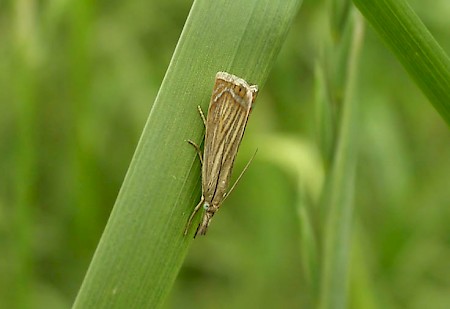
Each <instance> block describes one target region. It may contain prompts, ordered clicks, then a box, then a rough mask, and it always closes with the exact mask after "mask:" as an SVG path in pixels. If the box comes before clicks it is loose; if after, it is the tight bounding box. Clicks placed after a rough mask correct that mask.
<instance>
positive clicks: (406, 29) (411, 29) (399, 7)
mask: <svg viewBox="0 0 450 309" xmlns="http://www.w3.org/2000/svg"><path fill="white" fill-rule="evenodd" d="M353 2H354V3H355V5H356V6H357V7H358V8H359V10H360V11H361V13H362V14H363V15H364V17H365V18H366V19H367V20H368V21H369V22H370V24H371V25H372V26H373V28H374V29H375V30H376V31H377V32H378V34H379V35H380V37H381V38H382V40H383V41H385V42H386V43H387V44H388V46H389V47H390V48H391V49H392V51H393V52H394V54H395V55H396V57H397V58H398V60H399V61H400V62H401V63H402V65H403V66H404V68H405V69H406V70H407V71H408V72H409V74H410V75H411V77H412V78H413V79H414V81H415V82H416V83H417V85H418V86H419V87H420V89H422V91H423V92H424V94H425V95H426V96H427V97H428V99H429V100H430V102H431V103H432V104H433V105H434V107H435V108H436V110H437V111H438V112H439V114H440V115H441V116H442V118H444V120H445V121H446V122H447V124H449V125H450V60H449V57H448V56H447V54H446V53H445V52H444V50H443V49H442V48H441V46H440V45H439V44H438V43H437V42H436V40H435V39H434V38H433V36H432V35H431V34H430V32H429V31H428V29H427V28H426V27H425V25H424V24H423V23H422V21H421V20H420V19H419V17H418V16H417V15H416V14H415V12H414V11H413V10H412V9H411V7H410V6H409V5H408V3H407V2H406V1H405V0H353Z"/></svg>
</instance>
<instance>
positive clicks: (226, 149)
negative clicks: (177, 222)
mask: <svg viewBox="0 0 450 309" xmlns="http://www.w3.org/2000/svg"><path fill="white" fill-rule="evenodd" d="M257 93H258V87H257V86H256V85H249V84H248V83H247V82H246V81H245V80H243V79H242V78H239V77H237V76H235V75H232V74H229V73H226V72H218V73H217V74H216V81H215V85H214V89H213V93H212V96H211V101H210V104H209V109H208V115H207V119H206V121H205V119H204V116H203V113H202V112H201V110H200V113H201V115H202V118H203V121H204V122H205V126H206V134H205V143H204V152H203V155H202V154H201V151H200V149H199V147H198V146H197V145H196V144H195V143H193V142H191V141H189V142H190V143H191V144H192V145H193V146H194V147H195V148H196V149H197V151H198V153H199V156H200V160H201V161H202V163H203V165H202V197H201V199H200V202H199V203H198V205H197V206H196V207H195V209H194V211H193V212H192V214H191V216H190V218H189V221H188V223H187V226H186V230H185V235H186V234H187V231H188V229H189V226H190V225H191V223H192V219H193V218H194V215H195V214H196V213H197V211H198V210H199V209H200V207H202V206H203V208H204V212H203V218H202V221H201V222H200V225H199V226H198V228H197V230H196V232H195V235H194V238H195V236H197V234H200V235H205V234H206V231H207V229H208V226H209V224H210V222H211V218H212V217H213V216H214V214H215V213H216V212H217V210H218V209H219V207H220V205H221V204H222V202H223V201H224V199H225V198H226V197H227V194H228V193H229V192H228V185H229V182H230V176H231V172H232V169H233V164H234V159H235V158H236V155H237V152H238V149H239V145H240V143H241V141H242V137H243V135H244V131H245V127H246V125H247V121H248V116H249V115H250V112H251V110H252V105H253V102H254V101H255V98H256V95H257ZM239 178H240V177H239ZM239 178H238V179H239ZM233 187H234V185H233ZM233 187H232V188H231V190H232V189H233Z"/></svg>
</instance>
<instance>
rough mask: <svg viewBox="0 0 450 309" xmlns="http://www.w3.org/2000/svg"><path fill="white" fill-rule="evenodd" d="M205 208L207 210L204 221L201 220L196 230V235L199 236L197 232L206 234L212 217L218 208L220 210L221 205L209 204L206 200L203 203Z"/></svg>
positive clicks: (204, 213)
mask: <svg viewBox="0 0 450 309" xmlns="http://www.w3.org/2000/svg"><path fill="white" fill-rule="evenodd" d="M203 209H204V210H205V211H204V212H203V217H202V222H200V224H199V225H198V227H197V231H196V232H195V236H197V234H200V235H206V231H207V230H208V226H209V224H210V222H211V219H212V217H213V216H214V214H215V213H216V212H217V210H219V207H218V206H216V205H214V204H209V203H208V202H205V203H204V204H203ZM195 236H194V238H195Z"/></svg>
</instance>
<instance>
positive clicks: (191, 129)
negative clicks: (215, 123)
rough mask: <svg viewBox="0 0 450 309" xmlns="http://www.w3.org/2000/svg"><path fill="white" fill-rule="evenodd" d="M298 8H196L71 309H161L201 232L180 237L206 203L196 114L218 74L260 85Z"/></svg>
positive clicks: (211, 4) (251, 4) (292, 1)
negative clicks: (202, 197) (197, 150)
mask: <svg viewBox="0 0 450 309" xmlns="http://www.w3.org/2000/svg"><path fill="white" fill-rule="evenodd" d="M300 2H301V1H300V0H278V1H274V0H264V1H260V0H259V1H258V0H253V1H248V0H247V1H235V0H234V1H232V0H230V1H209V0H198V1H195V2H194V4H193V7H192V9H191V12H190V14H189V17H188V19H187V22H186V24H185V27H184V29H183V33H182V35H181V37H180V40H179V42H178V45H177V47H176V50H175V53H174V55H173V58H172V60H171V63H170V65H169V68H168V70H167V72H166V75H165V77H164V81H163V83H162V85H161V88H160V90H159V93H158V96H157V98H156V100H155V103H154V105H153V108H152V111H151V113H150V116H149V119H148V121H147V124H146V126H145V128H144V131H143V133H142V136H141V139H140V142H139V145H138V147H137V150H136V152H135V155H134V158H133V160H132V162H131V165H130V168H129V170H128V173H127V176H126V178H125V180H124V183H123V185H122V188H121V190H120V193H119V196H118V198H117V201H116V204H115V206H114V209H113V211H112V214H111V216H110V218H109V221H108V224H107V226H106V228H105V231H104V233H103V236H102V238H101V241H100V243H99V245H98V247H97V250H96V253H95V255H94V258H93V260H92V262H91V265H90V267H89V270H88V272H87V274H86V277H85V279H84V282H83V285H82V287H81V289H80V291H79V294H78V296H77V299H76V301H75V304H74V308H157V307H159V306H161V304H162V302H163V301H164V298H165V297H166V295H167V294H168V292H169V291H170V289H171V286H172V284H173V282H174V280H175V278H176V276H177V273H178V271H179V269H180V267H181V264H182V262H183V259H184V257H185V255H186V252H187V250H188V247H189V243H190V241H191V240H192V233H193V231H194V230H195V227H193V228H192V229H191V232H190V235H189V236H188V237H184V236H183V230H184V227H185V224H186V221H187V218H188V217H189V215H190V212H191V211H192V209H193V207H194V206H195V204H196V203H197V201H198V199H199V197H200V189H199V188H200V165H199V162H198V158H197V157H196V153H195V151H194V150H193V149H192V147H191V146H189V145H188V144H187V143H186V142H185V140H186V139H192V140H194V141H196V142H198V143H200V141H201V139H202V136H203V131H204V128H203V123H202V121H201V119H200V117H199V115H198V112H197V109H196V106H197V105H201V106H202V107H203V109H206V108H207V105H208V103H209V97H210V95H211V90H212V86H213V81H214V76H215V73H216V72H217V71H220V70H226V71H228V72H231V73H233V74H236V75H239V76H241V77H243V78H245V79H246V80H248V81H249V82H252V83H257V84H259V85H262V84H263V83H264V81H265V79H266V78H267V75H268V73H269V70H270V68H271V66H272V64H273V62H274V60H275V57H276V55H277V54H278V52H279V50H280V47H281V44H282V43H283V41H284V39H285V36H286V34H287V31H288V29H289V28H290V24H291V22H292V19H293V17H294V16H295V14H296V12H297V9H298V7H299V5H300ZM118 146H119V147H120V145H118ZM197 219H198V218H197Z"/></svg>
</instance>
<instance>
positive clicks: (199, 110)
mask: <svg viewBox="0 0 450 309" xmlns="http://www.w3.org/2000/svg"><path fill="white" fill-rule="evenodd" d="M197 109H198V112H199V113H200V117H202V120H203V124H204V125H205V127H206V118H205V114H203V111H202V108H201V107H200V105H198V106H197Z"/></svg>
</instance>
